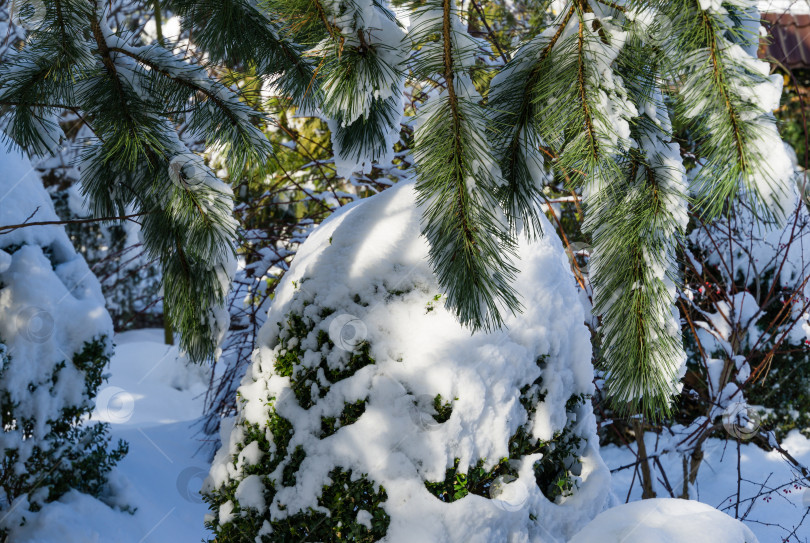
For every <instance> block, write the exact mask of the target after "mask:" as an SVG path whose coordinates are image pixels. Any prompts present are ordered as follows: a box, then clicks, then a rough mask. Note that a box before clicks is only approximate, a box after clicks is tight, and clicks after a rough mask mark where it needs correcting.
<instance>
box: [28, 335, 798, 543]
mask: <svg viewBox="0 0 810 543" xmlns="http://www.w3.org/2000/svg"><path fill="white" fill-rule="evenodd" d="M116 345H117V346H116V354H115V356H114V358H113V360H112V365H111V369H110V373H111V377H110V380H109V382H108V383H107V385H106V387H104V388H103V389H102V391H101V393H100V394H99V398H98V408H97V410H96V414H95V415H94V418H98V419H100V420H105V421H107V422H109V423H110V424H111V426H112V435H113V438H114V439H119V438H120V439H124V440H126V441H127V442H129V445H130V452H129V455H127V457H126V459H124V460H123V461H122V462H121V464H120V465H119V467H118V469H117V470H115V474H114V478H113V482H114V483H115V485H116V486H117V487H118V492H119V494H120V498H119V501H121V502H122V503H126V504H129V505H130V506H132V507H133V508H136V509H137V511H136V512H135V514H134V515H133V514H130V513H126V512H122V511H118V510H115V509H112V508H110V507H108V506H107V505H105V504H103V503H101V502H100V501H98V500H95V499H93V498H90V497H87V496H85V495H81V494H78V493H70V494H67V495H66V496H65V497H63V499H62V500H60V501H59V502H56V503H53V504H50V505H48V506H47V507H46V508H45V509H44V510H43V512H42V514H41V515H39V517H38V518H37V521H36V522H34V523H32V524H31V525H30V526H27V527H25V528H24V529H23V530H21V531H20V532H19V533H18V534H16V535H17V538H15V540H17V541H19V543H57V542H58V543H89V542H99V543H101V542H103V543H147V542H160V543H163V542H172V543H175V542H186V541H188V542H195V541H200V540H202V539H204V538H205V537H206V535H207V532H206V530H205V528H204V526H203V516H204V515H205V513H206V512H207V507H206V505H205V504H204V503H203V502H202V500H201V499H200V497H199V494H198V493H197V491H198V490H199V488H200V486H201V484H202V480H203V478H204V477H205V475H206V473H207V471H208V462H207V459H206V456H205V455H204V454H195V453H197V450H198V448H199V446H200V445H201V443H200V441H199V437H198V436H197V435H196V432H195V429H194V428H193V427H191V424H192V422H193V421H194V420H195V419H196V418H197V417H198V416H199V414H200V412H201V408H202V405H201V403H202V397H201V394H202V393H203V392H204V391H205V385H204V382H205V378H206V376H205V374H204V372H203V371H202V370H199V369H197V368H191V370H189V369H187V368H184V367H183V366H182V365H181V364H179V363H178V362H177V361H176V358H175V357H176V349H175V348H170V347H167V346H165V345H163V332H162V330H140V331H135V332H127V333H124V334H120V335H118V336H116ZM648 437H649V438H650V440H651V441H650V443H649V445H648V447H649V448H653V445H654V436H653V435H649V436H648ZM784 446H785V447H786V449H787V450H788V451H789V452H790V453H791V454H792V455H793V456H794V457H795V458H796V459H797V460H798V461H799V462H802V463H803V464H805V465H808V464H810V440H808V439H806V438H804V437H803V436H801V435H800V434H798V433H793V434H791V435H790V436H789V437H788V438H787V439H786V440H785V443H784ZM741 453H742V454H741V461H740V470H741V473H742V477H743V483H742V484H741V489H740V490H741V496H742V499H743V500H744V501H743V503H742V505H741V507H740V513H739V514H740V516H742V515H743V514H744V513H745V512H746V511H748V508H749V505H750V506H751V509H750V511H748V514H747V516H746V524H747V525H748V526H749V527H750V528H751V530H752V531H753V532H754V533H755V534H756V535H757V537H758V538H759V541H760V542H761V543H766V542H773V541H784V540H785V538H788V537H789V541H791V542H797V541H800V542H805V541H810V514H808V511H810V509H809V507H810V489H804V488H801V487H799V488H797V487H796V486H794V485H792V484H789V483H790V482H791V481H793V480H794V478H795V477H794V474H793V472H792V471H791V470H790V468H789V466H788V464H787V463H786V462H785V461H784V460H782V458H781V457H780V456H779V455H778V454H776V453H766V452H764V451H762V450H761V449H759V448H757V447H755V446H753V445H742V448H741ZM602 455H603V456H604V458H605V461H606V462H607V463H608V465H609V466H610V467H611V469H615V468H618V467H621V466H624V465H628V464H631V463H633V462H634V461H635V457H634V456H633V454H632V453H631V452H630V451H628V450H627V449H626V448H621V449H620V448H618V447H615V446H609V447H605V448H603V449H602ZM736 458H737V454H736V445H735V444H734V443H733V442H727V441H720V440H710V441H709V442H708V443H707V447H706V457H705V459H704V461H703V466H702V468H701V470H700V476H699V478H698V483H697V485H696V489H695V490H696V492H697V493H698V496H699V498H700V500H701V501H703V502H705V503H708V504H709V505H712V506H715V507H718V508H720V509H724V508H725V509H726V512H727V513H729V514H731V515H732V516H733V515H734V508H733V505H730V504H733V503H734V502H735V501H736V491H737V489H736V481H737V463H736ZM661 460H662V466H663V467H664V469H665V470H666V474H667V478H668V481H669V484H670V485H671V486H672V487H676V488H678V487H679V485H680V478H679V473H680V460H679V459H677V458H675V457H674V456H673V457H667V456H665V457H662V459H661ZM656 473H657V474H658V476H659V478H660V479H661V480H662V481H663V478H661V477H660V473H659V472H658V471H657V472H656ZM632 479H633V469H632V468H628V469H623V470H621V471H617V472H615V473H614V474H613V483H612V487H613V491H614V493H615V495H616V498H617V501H618V502H619V503H621V502H624V501H625V499H626V497H627V490H628V488H630V485H631V481H632ZM763 483H765V484H764V486H763ZM656 490H657V493H658V496H659V497H667V496H668V493H667V491H666V489H665V488H664V485H663V482H661V483H660V484H659V485H658V487H657V488H656ZM640 494H641V489H640V487H639V485H638V481H636V483H635V484H634V485H633V490H632V492H631V493H630V500H631V501H632V500H638V499H640V497H641V496H640ZM754 496H757V497H756V498H755V499H751V498H752V497H754ZM805 515H808V518H806V519H805V522H804V524H803V525H801V526H800V527H799V528H798V529H797V530H796V532H795V533H794V534H790V532H791V531H792V530H793V529H794V528H795V527H796V526H797V525H798V524H799V523H800V522H801V520H802V518H803V517H804V516H805ZM778 525H781V526H778ZM785 528H787V530H786V529H785Z"/></svg>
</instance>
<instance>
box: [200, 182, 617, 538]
mask: <svg viewBox="0 0 810 543" xmlns="http://www.w3.org/2000/svg"><path fill="white" fill-rule="evenodd" d="M420 216H421V214H420V210H419V209H418V208H417V205H416V202H415V191H414V187H413V184H412V183H400V184H398V185H397V186H395V187H394V188H391V189H389V190H386V191H385V192H383V193H382V194H380V195H377V196H374V197H372V198H371V199H368V200H364V201H362V202H359V203H358V204H354V205H350V206H347V207H346V208H344V209H343V210H341V211H340V212H338V213H336V214H335V215H333V216H332V217H331V218H330V219H329V220H327V221H326V222H325V223H324V224H323V225H322V226H321V227H319V228H318V229H317V230H316V231H315V232H314V233H313V234H312V235H311V237H310V238H309V239H308V241H307V242H306V243H305V244H304V245H303V246H302V248H301V250H300V251H299V252H298V254H297V256H296V258H295V260H294V263H293V265H292V267H291V270H290V271H289V273H288V274H287V275H286V276H285V283H284V285H283V286H281V287H280V288H279V290H278V291H277V294H276V297H275V300H274V302H273V304H272V307H271V310H270V314H269V316H268V322H267V324H266V325H265V326H264V328H263V330H262V337H261V345H262V347H261V348H260V349H258V350H257V352H256V353H255V355H254V363H253V366H252V368H251V369H250V370H249V371H248V373H247V375H246V376H245V378H244V380H243V382H242V386H241V387H240V388H239V392H238V394H239V401H240V408H239V413H238V415H237V417H236V418H235V420H233V421H232V423H231V424H225V425H223V446H222V448H221V449H220V451H219V452H218V453H217V456H216V458H215V460H214V464H213V466H212V469H211V473H210V477H209V479H208V481H207V482H206V485H205V493H206V499H207V501H208V502H209V504H210V505H211V509H212V514H211V515H210V516H209V517H208V524H209V526H210V527H211V528H212V529H213V530H214V533H215V535H216V541H217V542H218V543H225V542H229V541H240V542H243V541H254V540H255V541H276V542H277V541H300V540H302V539H306V540H308V541H310V540H311V541H338V540H340V541H379V540H384V541H396V542H399V541H407V542H412V541H459V542H462V541H463V542H467V541H482V542H483V541H486V542H490V541H507V540H508V541H513V540H514V541H524V540H537V539H542V540H546V539H548V540H553V539H551V537H553V538H557V539H562V540H566V539H567V538H569V537H571V536H572V535H573V533H574V532H576V531H577V530H578V529H579V528H581V527H582V525H583V524H585V523H586V522H588V521H589V520H590V519H591V518H593V517H594V516H595V515H596V514H598V513H599V512H600V511H602V509H603V508H604V507H605V504H606V500H607V494H608V481H609V474H608V472H607V469H606V468H605V466H604V464H603V463H602V460H601V458H600V456H599V454H598V442H597V441H596V436H595V423H594V417H593V414H592V412H591V404H590V401H589V400H588V395H589V394H591V391H592V383H591V381H592V377H593V369H592V367H591V362H590V360H591V347H590V336H589V333H588V331H587V329H586V327H585V326H584V324H583V321H584V316H583V311H582V308H581V306H580V302H579V300H578V297H577V296H578V295H577V292H576V290H575V288H574V283H573V278H572V276H571V274H570V269H569V267H568V264H567V260H566V257H565V254H564V252H563V249H562V247H561V244H560V242H559V240H558V239H557V238H556V236H554V235H553V228H552V227H551V226H550V225H549V224H545V225H544V227H545V232H546V235H545V237H543V238H542V239H540V240H537V241H534V242H531V243H530V242H528V241H525V240H524V241H523V243H522V246H521V250H520V255H521V261H520V265H519V268H520V269H521V273H520V275H519V279H518V282H517V285H516V286H517V289H518V291H519V292H520V293H521V295H522V300H523V305H524V306H525V309H524V311H523V313H522V314H521V315H518V316H515V317H510V318H509V319H508V321H507V325H508V330H504V331H499V332H495V333H483V332H480V333H475V334H472V335H471V334H470V331H469V330H468V329H466V328H463V327H461V326H460V325H459V324H458V322H457V321H456V320H455V319H454V317H453V316H452V315H451V314H450V313H449V312H447V311H446V310H445V309H444V306H443V303H442V299H441V296H440V295H439V291H438V285H437V282H436V280H435V277H434V275H433V273H432V272H431V268H430V266H429V263H428V261H427V252H428V247H427V244H426V242H425V240H424V238H422V237H421V236H420V233H419V232H420V225H419V220H420ZM549 536H551V537H549ZM513 538H514V539H513Z"/></svg>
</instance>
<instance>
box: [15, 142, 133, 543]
mask: <svg viewBox="0 0 810 543" xmlns="http://www.w3.org/2000/svg"><path fill="white" fill-rule="evenodd" d="M0 165H1V166H2V168H1V169H0V172H2V173H0V202H2V203H0V226H8V225H15V224H20V223H23V222H28V221H33V222H41V221H54V220H58V218H57V216H56V214H55V212H54V210H53V205H52V203H51V200H50V197H49V196H48V194H47V192H46V191H45V189H44V188H43V187H42V184H41V182H40V180H39V178H38V176H37V175H36V172H35V171H34V170H33V168H32V167H31V164H30V163H29V162H28V161H27V160H26V159H24V158H22V157H20V156H19V155H16V154H15V153H7V152H5V151H0ZM111 336H112V322H111V320H110V317H109V315H108V314H107V312H106V310H105V309H104V299H103V297H102V295H101V288H100V286H99V283H98V281H97V280H96V278H95V276H94V275H93V274H92V273H91V272H90V270H89V268H88V267H87V264H86V263H85V261H84V259H83V258H82V257H81V256H80V255H78V254H77V253H76V252H75V251H74V249H73V247H72V246H71V244H70V241H69V239H68V237H67V236H66V234H65V232H64V229H63V228H62V227H61V226H53V225H48V226H30V227H24V228H19V229H13V230H10V231H9V230H8V229H7V230H6V231H1V230H0V421H2V425H3V430H2V433H0V539H2V538H3V537H5V536H7V535H8V533H9V532H11V533H13V529H14V527H15V526H19V525H21V524H24V523H26V522H27V521H28V520H27V519H28V517H30V516H31V515H32V514H36V511H38V510H39V509H40V508H41V506H42V504H44V503H46V502H49V501H53V500H55V499H57V498H59V497H60V496H61V495H63V494H64V493H65V492H67V491H68V490H70V489H77V490H79V491H82V492H86V493H88V494H92V495H95V496H99V495H101V494H103V493H104V491H105V481H106V475H107V473H108V472H109V470H110V469H111V468H112V466H113V465H114V464H115V463H116V462H117V461H118V460H120V459H121V458H122V457H123V456H124V454H126V451H127V447H126V444H124V443H120V442H119V443H118V445H117V446H116V447H115V448H112V449H110V448H109V437H108V436H107V427H106V425H104V424H89V423H86V422H85V419H86V418H87V416H88V414H89V413H90V412H91V411H92V409H93V399H94V397H95V395H96V392H97V390H98V387H99V386H100V385H101V383H102V382H103V380H104V375H103V371H104V368H105V366H106V365H107V363H108V361H109V358H110V354H111V350H112V345H111Z"/></svg>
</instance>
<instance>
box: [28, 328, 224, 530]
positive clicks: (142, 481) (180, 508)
mask: <svg viewBox="0 0 810 543" xmlns="http://www.w3.org/2000/svg"><path fill="white" fill-rule="evenodd" d="M115 342H116V349H115V356H114V357H113V360H112V364H111V368H110V373H111V377H110V379H109V381H108V383H107V385H106V386H104V387H102V388H101V389H100V394H99V397H98V401H97V409H96V413H95V414H94V418H97V419H99V420H104V421H106V422H109V423H110V424H111V426H112V432H111V433H112V436H113V439H116V440H117V439H119V438H120V439H123V440H125V441H127V442H129V454H128V455H127V457H126V458H125V459H124V460H123V461H122V462H121V463H120V464H119V466H118V469H117V470H115V474H114V483H115V484H116V486H118V487H119V492H120V497H119V498H118V499H119V501H120V502H122V503H126V504H128V505H130V506H131V507H133V508H136V509H137V510H136V512H135V514H134V515H133V514H130V513H126V512H122V511H117V510H115V509H112V508H110V507H108V506H107V505H105V504H103V503H101V502H100V501H98V500H95V499H93V498H90V497H88V496H86V495H82V494H79V493H75V492H72V493H70V494H67V495H66V496H64V497H63V498H62V499H61V500H60V501H59V502H55V503H53V504H50V505H48V506H47V507H46V508H44V509H43V511H42V514H41V515H39V516H38V518H37V521H36V522H34V523H32V524H31V525H30V526H28V527H26V528H25V529H23V530H21V531H20V532H19V534H15V535H16V536H17V537H16V538H15V540H16V541H19V543H34V542H36V543H57V542H58V543H93V542H98V543H148V542H155V543H158V542H159V543H165V542H172V543H180V542H196V541H201V540H202V539H203V538H205V537H206V530H205V527H204V526H203V516H204V515H205V513H206V511H207V506H206V504H205V503H203V502H202V500H201V498H200V496H199V494H198V491H199V489H200V486H201V485H202V481H203V479H204V477H205V476H206V475H207V473H208V460H207V457H206V455H205V454H200V453H197V454H195V453H196V452H197V450H198V448H199V446H200V444H201V443H200V441H199V436H197V435H196V431H195V428H192V427H191V426H190V425H191V423H192V422H193V421H194V420H195V419H196V418H197V417H199V415H200V413H201V410H202V397H201V394H202V393H204V392H205V385H204V382H205V374H204V372H203V371H201V370H200V369H199V368H197V367H194V368H192V369H191V370H188V369H186V368H184V367H183V365H182V364H180V363H178V362H177V361H176V354H177V352H176V348H173V347H168V346H166V345H164V344H163V331H162V330H139V331H134V332H127V333H124V334H120V335H118V336H116V338H115Z"/></svg>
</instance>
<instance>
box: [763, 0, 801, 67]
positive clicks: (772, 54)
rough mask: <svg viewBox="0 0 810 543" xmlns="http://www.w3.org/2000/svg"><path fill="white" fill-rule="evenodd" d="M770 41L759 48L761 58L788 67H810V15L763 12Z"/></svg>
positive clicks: (764, 23) (764, 24)
mask: <svg viewBox="0 0 810 543" xmlns="http://www.w3.org/2000/svg"><path fill="white" fill-rule="evenodd" d="M762 24H763V26H765V28H766V29H767V31H768V35H769V36H770V38H769V41H770V43H765V42H763V44H762V45H761V46H760V48H759V56H760V58H764V59H767V60H769V61H771V62H773V61H774V60H775V61H776V63H777V65H779V64H781V65H784V66H786V67H787V68H810V15H792V14H790V13H763V14H762Z"/></svg>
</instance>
